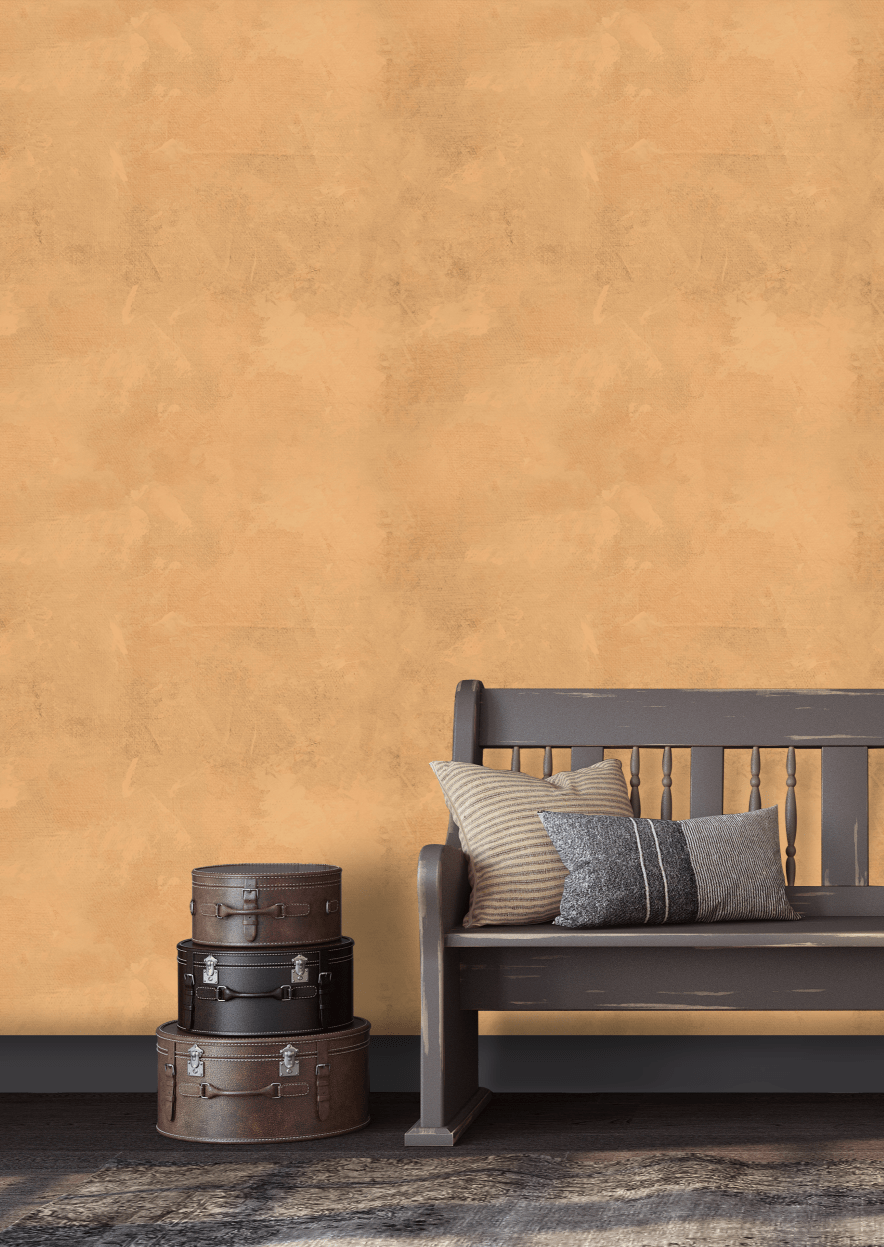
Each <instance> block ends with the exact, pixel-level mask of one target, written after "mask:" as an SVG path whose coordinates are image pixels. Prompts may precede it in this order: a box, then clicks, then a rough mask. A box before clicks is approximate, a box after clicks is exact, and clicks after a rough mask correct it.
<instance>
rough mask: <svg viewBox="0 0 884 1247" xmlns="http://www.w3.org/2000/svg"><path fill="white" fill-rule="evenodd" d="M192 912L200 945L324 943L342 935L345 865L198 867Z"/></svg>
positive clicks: (194, 873) (195, 876)
mask: <svg viewBox="0 0 884 1247" xmlns="http://www.w3.org/2000/svg"><path fill="white" fill-rule="evenodd" d="M190 912H191V914H192V915H193V939H194V942H195V943H197V944H213V945H215V946H216V947H217V946H221V945H223V946H225V947H228V948H231V947H237V946H238V947H241V948H242V947H245V946H247V945H251V946H252V947H254V948H262V947H263V948H267V947H275V946H276V945H279V944H324V943H327V942H328V941H329V940H337V939H340V936H341V868H340V866H323V865H316V864H314V863H310V862H239V863H234V864H233V865H229V866H198V867H197V868H196V870H194V871H193V899H192V900H191V902H190Z"/></svg>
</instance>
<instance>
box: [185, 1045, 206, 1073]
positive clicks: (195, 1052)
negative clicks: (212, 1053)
mask: <svg viewBox="0 0 884 1247" xmlns="http://www.w3.org/2000/svg"><path fill="white" fill-rule="evenodd" d="M203 1055H204V1053H203V1050H202V1048H201V1047H200V1046H199V1044H194V1045H193V1047H192V1048H188V1050H187V1072H188V1074H191V1075H192V1076H193V1077H194V1078H202V1076H203V1074H204V1073H205V1068H204V1067H203Z"/></svg>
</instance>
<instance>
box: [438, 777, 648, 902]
mask: <svg viewBox="0 0 884 1247" xmlns="http://www.w3.org/2000/svg"><path fill="white" fill-rule="evenodd" d="M430 766H431V767H432V768H433V771H434V772H435V775H436V778H437V779H438V781H439V783H440V784H441V785H442V791H443V793H444V794H445V804H446V805H447V806H448V808H449V810H450V811H451V815H452V818H453V819H454V821H455V822H456V823H457V826H458V828H459V830H460V844H461V848H462V849H463V851H464V853H466V855H467V859H468V861H469V870H470V887H471V889H472V892H471V895H470V907H469V909H468V910H467V913H466V916H465V917H464V920H463V925H464V926H465V927H489V926H510V925H511V926H522V925H527V924H529V923H530V924H533V923H538V922H550V921H551V920H552V919H553V918H555V916H556V914H557V913H558V912H559V902H560V901H561V899H562V888H563V887H564V883H565V878H566V876H567V874H568V872H567V870H566V869H565V867H564V866H563V865H562V861H561V858H560V857H559V855H558V853H557V852H556V850H555V848H554V847H553V845H552V842H551V841H550V838H549V836H548V835H547V834H546V831H545V829H544V826H543V823H542V822H541V821H540V818H539V817H538V810H557V811H558V810H561V811H563V812H567V813H573V814H622V815H625V816H626V817H627V818H628V817H629V816H630V815H631V814H632V806H631V805H630V804H629V796H628V794H627V791H626V781H625V780H624V778H623V768H622V767H621V765H620V763H619V761H618V760H617V759H616V758H608V759H606V760H605V761H604V762H597V763H596V764H595V766H585V767H582V768H581V769H580V770H579V771H560V772H559V773H558V774H556V775H552V776H550V778H549V779H536V778H535V777H534V776H533V775H525V774H524V773H523V772H521V771H496V770H493V769H492V768H491V767H487V766H475V765H474V764H473V763H471V762H431V763H430Z"/></svg>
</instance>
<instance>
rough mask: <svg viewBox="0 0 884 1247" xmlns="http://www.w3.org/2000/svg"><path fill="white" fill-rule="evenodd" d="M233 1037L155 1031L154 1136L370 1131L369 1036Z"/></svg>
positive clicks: (241, 1139) (235, 1139)
mask: <svg viewBox="0 0 884 1247" xmlns="http://www.w3.org/2000/svg"><path fill="white" fill-rule="evenodd" d="M370 1030H371V1026H370V1025H369V1023H368V1022H366V1021H365V1019H364V1018H354V1019H353V1021H352V1023H351V1024H350V1025H349V1026H347V1027H344V1028H343V1029H341V1030H335V1031H330V1032H325V1031H321V1032H319V1033H318V1034H317V1033H314V1034H312V1035H276V1036H274V1037H273V1038H269V1039H268V1038H259V1037H252V1038H250V1039H228V1038H224V1037H222V1036H219V1035H202V1034H196V1033H195V1032H193V1031H182V1030H180V1029H179V1027H178V1025H177V1023H176V1022H166V1023H164V1024H163V1025H162V1026H159V1027H158V1028H157V1100H158V1103H157V1130H159V1132H160V1134H165V1135H168V1136H169V1137H170V1138H173V1139H186V1140H189V1141H190V1142H194V1143H289V1142H296V1141H297V1140H299V1139H324V1138H327V1137H328V1136H329V1135H335V1134H346V1133H347V1132H348V1131H350V1130H358V1129H359V1128H360V1126H365V1125H367V1124H368V1121H369V1115H368V1036H369V1031H370Z"/></svg>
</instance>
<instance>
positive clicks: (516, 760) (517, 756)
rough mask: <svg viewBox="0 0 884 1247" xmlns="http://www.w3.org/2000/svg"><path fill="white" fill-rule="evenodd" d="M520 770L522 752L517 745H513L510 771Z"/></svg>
mask: <svg viewBox="0 0 884 1247" xmlns="http://www.w3.org/2000/svg"><path fill="white" fill-rule="evenodd" d="M521 769H522V751H521V749H520V748H519V746H518V745H513V760H512V762H511V763H510V770H511V771H521Z"/></svg>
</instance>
